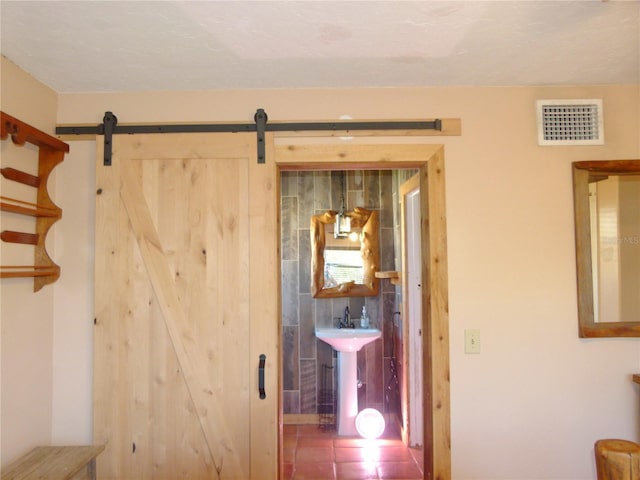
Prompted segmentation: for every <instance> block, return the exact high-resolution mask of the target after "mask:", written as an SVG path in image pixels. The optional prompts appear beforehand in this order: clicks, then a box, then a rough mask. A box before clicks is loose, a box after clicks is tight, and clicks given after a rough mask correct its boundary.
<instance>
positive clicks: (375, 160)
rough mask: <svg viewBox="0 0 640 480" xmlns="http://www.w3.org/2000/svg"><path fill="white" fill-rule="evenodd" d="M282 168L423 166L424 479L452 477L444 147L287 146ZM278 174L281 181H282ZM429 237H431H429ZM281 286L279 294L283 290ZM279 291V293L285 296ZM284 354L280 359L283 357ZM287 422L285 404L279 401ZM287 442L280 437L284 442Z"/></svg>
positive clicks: (282, 147) (282, 149)
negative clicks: (282, 404) (424, 283)
mask: <svg viewBox="0 0 640 480" xmlns="http://www.w3.org/2000/svg"><path fill="white" fill-rule="evenodd" d="M275 159H276V165H277V168H278V173H280V172H281V171H291V170H316V169H317V170H350V169H351V170H353V169H363V170H381V169H397V168H419V169H420V190H421V192H426V194H424V193H423V194H422V195H421V211H422V214H423V221H422V239H423V242H422V244H423V246H422V248H423V251H422V273H423V282H428V283H427V285H428V287H427V288H425V289H423V301H422V309H423V316H422V317H423V318H422V322H423V323H422V330H423V342H424V343H423V362H424V364H423V378H424V387H425V388H424V390H423V395H424V415H423V418H424V436H425V445H424V460H425V472H424V478H425V479H436V478H437V479H440V480H448V479H450V478H451V419H450V417H451V414H450V412H451V402H450V381H449V364H450V360H449V313H448V311H449V305H448V304H449V302H448V277H447V233H446V232H447V228H446V227H447V225H446V209H445V170H444V146H443V145H434V144H411V145H406V144H386V145H382V144H357V145H344V144H340V145H327V144H320V142H319V143H318V144H314V145H286V144H282V143H281V144H279V145H277V146H276V148H275ZM279 179H280V175H278V182H279V181H280V180H279ZM425 239H428V241H425ZM278 288H279V294H280V295H281V293H282V292H281V291H280V288H281V287H278ZM280 295H279V297H280ZM281 361H282V359H280V362H281ZM279 420H280V424H282V421H283V420H282V406H280V418H279ZM281 443H282V442H280V444H281Z"/></svg>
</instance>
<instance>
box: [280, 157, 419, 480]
mask: <svg viewBox="0 0 640 480" xmlns="http://www.w3.org/2000/svg"><path fill="white" fill-rule="evenodd" d="M417 173H418V170H417V169H395V170H347V171H282V172H281V178H280V180H281V182H280V183H281V189H280V200H281V259H282V264H281V282H282V283H281V292H282V299H281V300H282V302H281V305H282V342H281V344H282V381H281V385H282V403H283V414H284V424H285V427H284V429H285V440H284V442H285V445H284V446H285V454H284V462H285V467H286V466H287V465H286V464H287V463H290V462H294V461H295V458H296V457H295V452H291V451H289V452H287V446H288V445H287V432H291V431H292V429H295V428H297V429H298V430H297V432H298V433H297V435H298V436H299V437H301V436H310V437H315V436H317V435H319V434H320V433H321V432H325V433H329V434H330V433H333V435H334V436H335V435H337V430H336V427H337V426H336V422H337V415H335V413H336V412H335V406H336V404H337V401H336V397H337V396H339V395H340V393H339V392H337V390H338V381H337V378H338V375H339V372H338V368H337V366H338V359H337V353H338V352H336V351H334V350H333V349H332V347H331V346H330V345H329V344H327V343H325V342H324V341H321V340H320V339H319V338H317V337H316V329H320V328H329V327H333V328H338V327H339V326H340V325H341V324H344V323H345V320H346V319H345V312H349V314H350V318H349V321H348V322H350V323H353V326H354V327H355V328H356V330H357V329H358V328H360V327H361V324H360V320H361V312H362V310H363V307H365V309H366V312H367V314H368V316H369V327H370V328H375V329H379V330H380V331H381V337H380V338H379V339H377V340H375V341H373V342H371V343H369V344H367V345H364V347H363V348H362V349H361V350H360V351H358V352H357V409H358V411H362V410H364V409H375V410H377V411H378V412H381V413H382V417H383V418H384V420H385V428H384V433H383V435H382V438H385V439H394V440H397V441H398V443H397V445H403V443H402V438H403V426H404V427H406V425H407V422H409V419H408V418H403V410H404V415H405V416H406V415H407V409H406V401H405V408H404V409H403V407H402V404H403V401H402V400H401V395H402V393H401V392H402V391H403V390H402V388H403V378H405V376H406V375H408V365H403V348H405V342H404V341H403V325H402V321H403V319H402V308H403V307H402V300H403V299H402V293H403V292H402V286H401V285H400V284H399V282H394V283H396V284H394V283H392V282H391V280H390V279H388V278H380V279H378V280H377V281H378V293H377V294H375V295H366V296H349V292H348V291H347V292H346V296H338V297H331V298H318V297H319V296H316V298H314V295H313V293H312V292H313V291H314V289H313V288H312V283H313V282H312V271H311V269H312V262H311V258H312V256H313V254H314V252H312V249H313V248H314V247H313V245H312V242H311V239H310V233H311V232H310V220H311V217H312V216H314V215H321V214H323V213H325V212H327V211H328V210H332V211H334V212H340V211H342V210H344V212H352V211H353V210H354V208H356V207H362V208H365V209H368V210H373V211H375V212H376V213H377V216H378V228H377V234H378V237H379V256H380V257H379V264H378V265H379V268H377V269H376V270H379V271H380V272H400V271H401V269H402V238H403V236H402V231H401V229H402V224H401V210H400V208H401V207H400V196H401V193H400V192H401V185H403V184H405V182H407V180H409V179H411V178H412V177H414V176H415V175H416V174H417ZM326 228H327V229H329V228H331V229H332V228H333V225H326ZM340 241H344V242H349V241H350V240H349V239H344V240H340ZM358 245H359V242H358ZM358 248H359V247H358ZM356 283H357V282H356ZM406 363H408V362H406ZM417 402H418V400H414V405H416V404H417ZM420 432H421V430H420ZM404 433H405V435H404V437H405V438H404V441H405V443H404V445H406V446H409V445H410V446H411V447H412V450H415V451H416V452H419V451H420V448H421V445H422V441H421V439H416V438H415V436H412V437H411V438H409V437H407V435H406V431H405V432H404ZM404 445H403V446H404ZM415 456H416V458H419V457H420V453H417V454H416V455H415ZM285 470H286V469H285ZM296 478H297V477H296ZM354 478H360V477H354ZM366 478H377V477H366ZM411 478H413V477H411ZM415 478H422V474H421V473H420V475H419V476H418V475H416V477H415Z"/></svg>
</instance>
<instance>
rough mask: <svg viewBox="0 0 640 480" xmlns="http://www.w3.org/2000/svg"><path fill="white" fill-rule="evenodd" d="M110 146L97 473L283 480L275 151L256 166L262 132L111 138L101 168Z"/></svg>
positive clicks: (99, 257) (99, 252)
mask: <svg viewBox="0 0 640 480" xmlns="http://www.w3.org/2000/svg"><path fill="white" fill-rule="evenodd" d="M268 140H270V139H268ZM268 143H269V142H268ZM102 145H103V144H102V142H101V141H100V140H98V155H97V157H98V162H97V167H96V168H97V172H96V181H97V187H96V260H95V263H96V269H95V275H96V282H95V289H96V290H95V316H96V318H95V337H94V348H95V355H94V378H95V380H94V441H95V442H96V443H98V444H105V445H106V449H105V451H104V453H103V454H101V455H100V456H99V457H98V477H99V478H114V479H116V478H117V479H132V480H133V479H135V480H143V479H152V478H153V479H172V480H173V479H218V478H219V479H242V480H244V479H249V478H252V479H269V478H276V476H277V468H278V465H277V462H278V454H277V448H278V445H277V439H278V428H277V404H278V402H277V399H278V392H277V388H278V387H277V385H278V383H277V365H278V361H277V353H276V342H277V333H278V327H277V325H278V323H277V298H278V292H277V285H278V273H277V272H278V270H277V264H276V263H277V246H276V241H277V233H276V230H275V229H276V205H277V204H276V192H275V188H276V180H275V166H274V163H273V155H268V156H269V157H271V158H268V159H267V164H262V165H261V164H258V163H257V161H256V137H255V134H254V135H250V134H162V135H128V136H124V135H116V136H114V139H113V162H112V165H111V166H103V164H102V148H103V146H102ZM267 153H269V150H268V151H267ZM262 354H264V355H265V356H266V362H265V369H264V370H263V371H264V377H265V393H266V398H264V399H261V398H260V395H259V390H258V381H259V362H260V356H261V355H262Z"/></svg>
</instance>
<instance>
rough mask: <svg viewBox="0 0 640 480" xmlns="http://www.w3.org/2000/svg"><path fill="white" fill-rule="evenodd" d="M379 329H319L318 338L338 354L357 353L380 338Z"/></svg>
mask: <svg viewBox="0 0 640 480" xmlns="http://www.w3.org/2000/svg"><path fill="white" fill-rule="evenodd" d="M381 336H382V332H381V331H380V330H378V329H377V328H317V329H316V337H318V338H319V339H320V340H322V341H323V342H326V343H328V344H329V345H331V346H332V347H333V349H334V350H337V351H338V352H357V351H358V350H360V349H361V348H362V347H364V346H365V345H366V344H367V343H371V342H373V341H374V340H375V339H377V338H380V337H381Z"/></svg>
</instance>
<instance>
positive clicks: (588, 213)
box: [573, 160, 640, 337]
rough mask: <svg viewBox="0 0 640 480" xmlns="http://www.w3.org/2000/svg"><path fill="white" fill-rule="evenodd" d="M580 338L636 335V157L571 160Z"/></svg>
mask: <svg viewBox="0 0 640 480" xmlns="http://www.w3.org/2000/svg"><path fill="white" fill-rule="evenodd" d="M573 195H574V211H575V232H576V266H577V280H578V320H579V328H580V336H581V337H640V160H607V161H585V162H574V163H573Z"/></svg>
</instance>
